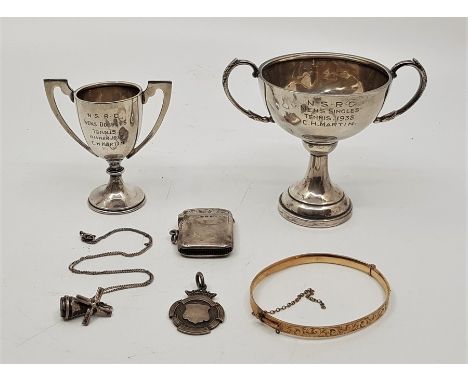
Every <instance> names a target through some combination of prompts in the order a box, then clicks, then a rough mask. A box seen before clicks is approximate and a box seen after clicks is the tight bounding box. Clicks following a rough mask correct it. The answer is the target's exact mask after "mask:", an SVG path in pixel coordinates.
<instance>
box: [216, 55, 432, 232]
mask: <svg viewBox="0 0 468 382" xmlns="http://www.w3.org/2000/svg"><path fill="white" fill-rule="evenodd" d="M239 65H248V66H250V67H252V68H253V74H252V75H253V77H255V78H258V82H259V85H260V91H261V94H262V98H263V99H264V100H265V104H266V107H267V109H268V112H269V114H270V115H269V116H266V117H262V116H260V115H258V114H256V113H254V112H252V111H250V110H246V109H245V108H243V107H242V106H240V105H239V103H237V101H235V100H234V98H233V96H232V95H231V93H230V91H229V83H228V81H229V75H230V74H231V72H232V70H233V69H234V68H235V67H236V66H239ZM404 66H410V67H412V68H415V69H416V70H417V72H418V74H419V76H420V85H419V88H418V89H417V91H416V93H415V95H414V96H413V97H412V98H411V99H410V100H409V101H408V102H407V103H406V104H405V105H404V106H403V107H401V108H400V109H398V110H395V111H393V112H391V113H388V114H385V115H383V116H381V117H378V114H379V112H380V110H381V109H382V107H383V104H384V102H385V98H386V97H387V94H388V90H389V87H390V84H391V83H392V80H393V79H394V78H395V77H396V75H397V70H398V69H400V68H402V67H404ZM426 83H427V76H426V72H425V70H424V68H423V67H422V65H421V64H420V63H419V62H418V61H417V60H416V59H413V60H406V61H401V62H399V63H397V64H396V65H394V66H393V68H392V69H388V68H386V67H385V66H384V65H382V64H380V63H378V62H376V61H372V60H369V59H367V58H363V57H358V56H352V55H347V54H339V53H296V54H289V55H285V56H280V57H276V58H273V59H271V60H269V61H266V62H264V63H263V64H262V65H260V67H259V68H257V66H256V65H255V64H254V63H252V62H250V61H247V60H238V59H234V60H233V61H232V62H231V63H230V64H229V65H228V66H227V67H226V69H225V71H224V74H223V87H224V90H225V93H226V95H227V97H228V99H229V100H230V101H231V102H232V103H233V104H234V106H235V107H236V108H237V109H239V110H240V111H241V112H243V113H244V114H246V115H247V116H248V117H249V118H251V119H254V120H256V121H261V122H275V123H276V124H277V125H279V126H280V127H281V128H282V129H284V130H285V131H287V132H288V133H290V134H292V135H294V136H296V137H298V138H300V139H301V140H302V141H303V143H304V146H305V148H306V149H307V151H309V153H310V161H309V167H308V169H307V172H306V175H305V177H304V178H303V179H302V180H301V181H299V182H297V183H295V184H293V185H292V186H290V187H289V188H288V190H286V191H285V192H283V194H282V195H281V196H280V200H279V206H278V209H279V212H280V214H281V216H283V217H284V218H285V219H287V220H289V221H291V222H293V223H295V224H299V225H302V226H306V227H332V226H336V225H339V224H342V223H344V222H345V221H347V220H348V219H349V218H350V217H351V213H352V203H351V200H350V199H349V198H348V196H346V194H345V193H344V192H343V190H341V189H340V188H339V187H338V186H336V185H334V184H333V183H332V182H331V180H330V176H329V174H328V154H329V153H330V152H331V151H333V150H334V148H335V147H336V145H337V143H338V141H339V140H342V139H346V138H349V137H352V136H353V135H355V134H357V133H359V132H360V131H362V130H363V129H365V128H366V127H367V126H369V125H370V124H371V123H372V122H386V121H389V120H391V119H393V118H395V117H396V116H398V115H400V114H402V113H404V112H405V111H407V110H408V109H409V108H410V107H411V106H413V105H414V103H415V102H416V101H417V100H418V99H419V98H420V97H421V95H422V93H423V91H424V89H425V87H426Z"/></svg>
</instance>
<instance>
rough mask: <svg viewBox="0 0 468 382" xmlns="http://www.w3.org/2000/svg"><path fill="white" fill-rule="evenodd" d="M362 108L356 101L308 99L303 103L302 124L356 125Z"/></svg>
mask: <svg viewBox="0 0 468 382" xmlns="http://www.w3.org/2000/svg"><path fill="white" fill-rule="evenodd" d="M359 110H360V108H359V107H358V106H357V105H356V102H355V101H352V100H349V101H324V100H308V101H307V103H306V104H302V105H301V112H302V115H303V119H302V124H303V125H305V126H320V127H332V126H338V127H345V126H354V124H355V122H354V119H355V116H356V114H357V113H358V112H359Z"/></svg>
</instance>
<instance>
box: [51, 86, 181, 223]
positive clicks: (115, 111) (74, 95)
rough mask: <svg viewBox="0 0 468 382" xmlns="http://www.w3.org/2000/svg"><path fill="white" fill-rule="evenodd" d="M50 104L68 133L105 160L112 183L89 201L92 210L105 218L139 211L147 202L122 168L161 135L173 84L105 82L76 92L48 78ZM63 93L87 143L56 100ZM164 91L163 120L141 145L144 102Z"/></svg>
mask: <svg viewBox="0 0 468 382" xmlns="http://www.w3.org/2000/svg"><path fill="white" fill-rule="evenodd" d="M44 86H45V91H46V94H47V100H48V101H49V105H50V107H51V109H52V111H53V113H54V115H55V117H56V118H57V119H58V121H59V122H60V124H61V125H62V126H63V128H64V129H65V131H66V132H67V133H68V134H69V135H70V136H71V137H72V138H73V139H74V140H75V141H77V142H78V143H79V144H80V145H81V146H83V147H84V148H85V149H86V150H88V151H89V152H90V153H91V154H93V155H96V156H97V157H100V158H103V159H105V160H106V161H107V162H108V164H109V167H108V168H107V173H108V174H109V176H110V179H109V182H108V183H107V184H105V185H102V186H100V187H97V188H96V189H94V190H93V191H92V192H91V194H90V195H89V198H88V204H89V206H90V208H91V209H92V210H94V211H96V212H100V213H103V214H124V213H129V212H133V211H136V210H137V209H139V208H141V207H142V206H143V204H144V203H145V194H144V192H143V191H142V190H141V188H139V187H137V186H132V185H130V184H126V183H124V181H123V179H122V173H123V171H124V168H123V167H122V166H121V165H120V163H121V162H122V159H124V158H130V157H132V156H133V155H135V154H136V153H137V152H138V151H140V149H141V148H142V147H143V146H144V145H145V144H146V143H148V141H149V140H150V139H151V138H152V137H153V136H154V134H156V132H157V131H158V129H159V127H160V126H161V123H162V121H163V119H164V116H165V114H166V112H167V109H168V107H169V101H170V98H171V90H172V82H170V81H149V82H148V86H147V88H146V90H144V91H143V90H142V88H141V87H140V86H138V85H136V84H133V83H128V82H101V83H96V84H91V85H86V86H83V87H81V88H79V89H78V90H76V91H74V90H72V89H71V88H70V86H69V85H68V81H67V80H50V79H47V80H44ZM56 87H58V88H60V90H61V91H62V92H63V93H64V94H65V95H66V96H68V97H69V98H70V100H71V101H72V102H74V103H75V105H76V109H77V111H78V120H79V122H80V126H81V130H82V132H83V135H84V138H85V141H86V143H85V142H83V141H82V140H81V139H80V138H79V137H78V136H77V135H76V134H75V133H74V132H73V130H72V129H71V128H70V127H69V126H68V124H67V123H66V122H65V120H64V119H63V117H62V115H61V114H60V111H59V109H58V107H57V104H56V102H55V96H54V90H55V88H56ZM158 89H159V90H161V91H162V92H163V95H164V97H163V103H162V107H161V111H160V113H159V116H158V119H157V120H156V123H155V124H154V126H153V128H152V130H151V131H150V133H149V134H148V136H147V137H146V138H145V139H144V140H143V141H142V142H141V143H140V144H139V145H136V142H137V138H138V134H139V132H140V129H141V119H142V113H143V104H145V103H146V102H147V100H148V98H150V97H151V96H153V95H154V94H155V93H156V91H157V90H158Z"/></svg>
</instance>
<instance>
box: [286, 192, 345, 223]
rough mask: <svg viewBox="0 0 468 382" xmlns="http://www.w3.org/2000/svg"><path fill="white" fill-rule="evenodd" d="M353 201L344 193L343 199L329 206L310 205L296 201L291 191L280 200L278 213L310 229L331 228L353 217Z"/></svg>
mask: <svg viewBox="0 0 468 382" xmlns="http://www.w3.org/2000/svg"><path fill="white" fill-rule="evenodd" d="M352 210H353V205H352V203H351V200H350V199H349V198H348V197H347V196H346V195H345V194H344V193H343V197H342V198H341V199H340V200H338V201H336V202H334V203H328V204H309V203H305V202H304V201H300V200H297V199H294V198H293V197H292V196H291V195H290V193H289V190H287V191H285V192H283V193H282V194H281V196H280V198H279V203H278V211H279V213H280V215H281V216H282V217H283V218H285V219H286V220H288V221H289V222H291V223H294V224H297V225H300V226H303V227H309V228H329V227H335V226H337V225H340V224H343V223H344V222H346V221H347V220H348V219H349V218H350V217H351V215H352Z"/></svg>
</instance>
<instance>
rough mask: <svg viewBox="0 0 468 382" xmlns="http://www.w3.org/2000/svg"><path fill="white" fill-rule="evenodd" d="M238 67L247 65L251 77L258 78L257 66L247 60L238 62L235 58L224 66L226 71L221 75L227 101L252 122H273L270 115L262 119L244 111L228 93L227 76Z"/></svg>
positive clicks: (249, 111) (248, 111) (251, 112)
mask: <svg viewBox="0 0 468 382" xmlns="http://www.w3.org/2000/svg"><path fill="white" fill-rule="evenodd" d="M239 65H249V66H250V67H251V68H252V69H253V72H252V77H254V78H257V77H258V68H257V65H255V64H254V63H253V62H250V61H247V60H239V59H237V58H235V59H234V60H232V61H231V62H230V63H229V65H228V66H226V69H224V73H223V88H224V92H225V93H226V96H227V97H228V99H229V101H231V103H232V104H233V105H234V106H235V107H236V108H237V109H238V110H240V111H241V112H242V113H244V114H245V115H246V116H247V117H249V118H251V119H253V120H254V121H260V122H273V118H272V117H271V115H269V116H267V117H262V116H261V115H258V114H256V113H254V112H253V111H251V110H246V109H244V108H243V107H242V106H241V105H239V104H238V103H237V101H236V100H235V99H234V97H233V96H232V95H231V92H230V91H229V76H230V75H231V72H232V71H233V69H234V68H235V67H236V66H239Z"/></svg>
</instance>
